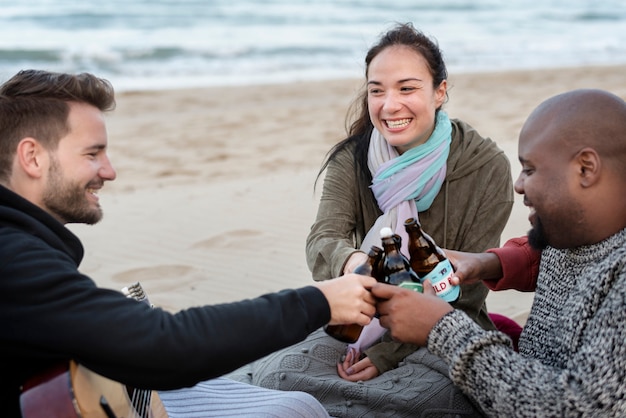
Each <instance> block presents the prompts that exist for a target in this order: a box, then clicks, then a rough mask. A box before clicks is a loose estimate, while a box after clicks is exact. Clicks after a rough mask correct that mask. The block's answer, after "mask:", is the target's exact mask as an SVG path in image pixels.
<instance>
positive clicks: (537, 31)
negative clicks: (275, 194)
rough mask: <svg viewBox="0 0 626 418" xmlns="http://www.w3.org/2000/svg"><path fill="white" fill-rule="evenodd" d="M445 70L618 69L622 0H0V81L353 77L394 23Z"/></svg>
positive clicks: (155, 83) (624, 30)
mask: <svg viewBox="0 0 626 418" xmlns="http://www.w3.org/2000/svg"><path fill="white" fill-rule="evenodd" d="M408 21H410V22H413V24H414V25H415V26H416V27H417V28H419V29H421V30H423V31H424V32H425V33H426V34H428V35H429V36H431V37H433V38H435V39H436V40H437V41H438V42H439V45H440V47H441V49H442V50H443V53H444V56H445V59H446V62H447V63H448V67H449V71H450V72H451V73H452V72H474V71H484V70H508V69H527V68H546V67H561V66H578V65H589V64H591V65H606V64H624V63H626V2H625V1H623V0H604V1H601V0H600V1H594V0H586V1H585V0H541V1H537V0H501V1H497V0H471V1H466V0H436V1H433V0H428V1H427V0H394V1H393V2H387V1H383V0H317V1H316V0H241V1H238V0H108V1H102V0H97V1H96V0H27V1H24V2H22V1H14V0H12V1H7V0H0V80H5V79H6V78H8V77H10V76H11V75H13V74H14V73H16V72H17V71H18V70H20V69H24V68H42V69H47V70H52V71H67V72H81V71H88V72H93V73H95V74H97V75H99V76H101V77H105V78H108V79H109V80H111V81H112V82H113V84H114V85H115V87H116V88H117V89H118V90H119V89H162V88H173V87H200V86H208V85H245V84H251V83H268V82H269V83H275V82H276V83H280V82H288V81H297V80H319V79H328V78H340V77H361V76H362V75H363V71H364V66H363V59H364V56H365V53H366V51H367V49H368V48H369V47H370V46H371V45H372V44H373V43H374V42H375V41H376V39H377V37H378V36H379V35H380V34H381V33H382V32H384V31H385V30H387V29H388V28H390V27H391V26H392V25H393V24H394V23H395V22H408Z"/></svg>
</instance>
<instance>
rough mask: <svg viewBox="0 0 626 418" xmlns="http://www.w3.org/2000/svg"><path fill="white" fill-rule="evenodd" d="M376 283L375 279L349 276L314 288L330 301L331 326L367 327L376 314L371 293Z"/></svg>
mask: <svg viewBox="0 0 626 418" xmlns="http://www.w3.org/2000/svg"><path fill="white" fill-rule="evenodd" d="M375 283H376V279H374V278H373V277H368V276H362V275H360V274H347V275H345V276H341V277H339V278H336V279H332V280H325V281H323V282H317V283H315V284H314V285H313V286H315V287H317V288H318V289H320V290H321V291H322V293H323V294H324V296H325V297H326V300H327V301H328V305H329V306H330V316H331V317H330V321H329V323H330V324H352V323H356V324H359V325H367V324H369V323H370V321H371V319H372V317H373V316H374V314H375V313H376V308H375V302H376V301H375V299H374V297H373V296H372V294H371V293H370V291H369V289H371V288H372V286H373V285H374V284H375Z"/></svg>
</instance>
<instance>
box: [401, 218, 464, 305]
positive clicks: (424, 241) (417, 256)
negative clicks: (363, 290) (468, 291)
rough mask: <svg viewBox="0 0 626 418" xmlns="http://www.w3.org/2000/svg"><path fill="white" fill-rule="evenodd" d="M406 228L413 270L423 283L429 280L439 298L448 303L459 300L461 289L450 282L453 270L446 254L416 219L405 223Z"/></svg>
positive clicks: (410, 219)
mask: <svg viewBox="0 0 626 418" xmlns="http://www.w3.org/2000/svg"><path fill="white" fill-rule="evenodd" d="M404 228H405V229H406V232H407V234H408V235H409V242H408V247H409V256H410V263H411V268H412V269H413V270H414V271H415V273H417V275H418V276H419V278H420V280H421V281H422V282H423V281H424V280H426V279H429V280H430V281H431V283H432V285H433V288H434V289H435V293H437V296H439V297H441V298H442V299H444V300H445V301H447V302H453V301H455V300H456V299H458V298H459V293H460V287H459V286H454V285H452V283H451V282H450V277H452V273H453V269H452V265H451V264H450V261H449V260H448V258H447V257H446V254H445V253H444V252H443V250H442V249H441V248H439V247H438V246H437V244H435V241H434V240H433V239H432V238H431V237H430V235H428V234H427V233H425V232H424V231H423V230H422V227H421V225H420V224H419V222H417V219H415V218H409V219H407V220H406V221H404Z"/></svg>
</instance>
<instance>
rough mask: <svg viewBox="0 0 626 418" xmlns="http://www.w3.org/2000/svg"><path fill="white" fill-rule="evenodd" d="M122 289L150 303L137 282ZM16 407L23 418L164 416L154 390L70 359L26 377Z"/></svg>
mask: <svg viewBox="0 0 626 418" xmlns="http://www.w3.org/2000/svg"><path fill="white" fill-rule="evenodd" d="M122 292H123V293H124V294H125V295H126V296H127V297H129V298H133V299H135V300H138V301H141V302H144V303H147V304H149V305H150V302H149V301H148V298H147V297H146V294H145V292H144V291H143V288H142V287H141V285H140V284H139V283H134V284H133V285H131V286H128V287H125V288H123V289H122ZM150 306H152V305H150ZM20 407H21V411H22V416H23V417H24V418H167V412H166V411H165V407H164V406H163V404H162V403H161V399H160V398H159V395H158V394H157V393H156V391H151V390H142V389H134V388H131V387H128V386H125V385H122V384H121V383H118V382H115V381H114V380H111V379H108V378H106V377H103V376H100V375H99V374H97V373H94V372H92V371H91V370H89V369H88V368H86V367H84V366H82V365H81V364H79V363H77V362H75V361H73V360H72V361H70V362H69V363H68V364H64V365H60V366H58V367H56V368H53V369H51V370H49V371H47V372H45V373H43V374H41V375H38V376H36V377H35V378H33V379H31V380H29V381H28V382H27V383H26V384H25V385H24V386H23V387H22V393H21V395H20Z"/></svg>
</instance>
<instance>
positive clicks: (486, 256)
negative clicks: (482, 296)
mask: <svg viewBox="0 0 626 418" xmlns="http://www.w3.org/2000/svg"><path fill="white" fill-rule="evenodd" d="M444 251H445V253H446V256H447V257H448V259H449V260H450V263H452V266H453V267H454V273H453V275H452V277H451V278H450V281H451V282H452V284H453V285H458V284H471V283H476V282H479V281H481V280H495V279H499V278H501V277H502V265H501V264H500V259H499V258H498V256H497V255H495V254H493V253H466V252H461V251H454V250H444Z"/></svg>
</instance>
